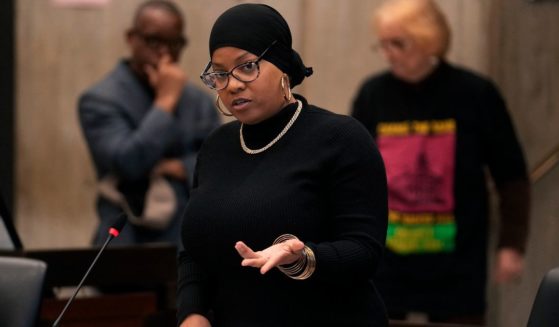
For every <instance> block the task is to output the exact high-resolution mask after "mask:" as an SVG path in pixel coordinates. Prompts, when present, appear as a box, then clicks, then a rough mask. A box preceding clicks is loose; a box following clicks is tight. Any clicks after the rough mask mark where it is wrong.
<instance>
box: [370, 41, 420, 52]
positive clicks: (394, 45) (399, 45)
mask: <svg viewBox="0 0 559 327" xmlns="http://www.w3.org/2000/svg"><path fill="white" fill-rule="evenodd" d="M412 44H413V42H412V40H409V39H404V38H391V39H384V40H380V41H379V43H377V44H373V46H372V48H373V50H375V51H379V50H382V51H397V52H406V51H408V50H409V49H411V47H412Z"/></svg>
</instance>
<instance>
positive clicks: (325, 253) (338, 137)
mask: <svg viewBox="0 0 559 327" xmlns="http://www.w3.org/2000/svg"><path fill="white" fill-rule="evenodd" d="M299 99H301V101H303V109H302V112H301V114H300V115H299V117H298V119H297V120H296V121H295V123H294V124H293V126H292V127H291V128H290V129H289V130H288V132H287V133H286V134H285V135H284V136H283V137H282V138H281V139H280V140H279V141H278V142H277V143H276V144H274V145H273V146H272V147H271V148H269V149H268V150H266V151H264V152H262V153H260V154H253V155H251V154H247V153H245V152H244V151H243V150H242V149H241V146H240V142H239V128H240V123H239V122H232V123H229V124H226V125H224V126H222V128H220V129H219V130H217V131H216V132H215V133H214V134H213V135H212V136H211V137H210V138H208V140H207V141H206V143H205V144H204V146H203V148H202V150H201V152H200V154H199V156H198V164H197V169H196V172H195V174H196V176H195V181H194V188H193V190H192V194H191V198H190V201H189V205H188V208H187V210H186V213H185V216H184V222H183V229H182V240H183V243H184V247H185V250H184V252H183V253H182V254H181V256H180V259H179V261H180V262H179V289H178V319H179V321H182V320H183V319H184V318H185V317H186V316H187V315H188V314H190V313H200V314H203V315H206V316H208V317H213V318H212V319H213V325H212V326H213V327H224V326H385V325H386V324H387V320H386V315H385V311H384V306H383V304H382V301H381V299H380V298H379V296H378V294H377V292H376V290H375V286H374V283H373V279H372V277H373V275H374V272H375V270H376V268H377V266H378V264H379V262H380V260H381V256H382V253H383V248H384V242H385V235H386V222H387V211H386V210H387V209H386V208H387V202H386V201H387V194H386V180H385V172H384V166H383V162H382V160H381V158H380V155H379V153H378V152H377V150H376V147H375V145H374V143H373V140H372V138H371V137H370V135H369V134H368V133H367V131H366V130H365V129H364V128H363V127H362V126H361V125H360V124H359V122H357V121H356V120H354V119H353V118H351V117H347V116H342V115H337V114H333V113H331V112H328V111H326V110H323V109H320V108H317V107H314V106H311V105H308V104H307V103H306V101H305V100H304V99H302V98H300V97H299ZM296 107H297V105H296V104H292V105H289V106H287V107H286V108H284V109H283V110H282V111H281V112H279V113H278V114H277V115H275V116H274V117H272V118H270V119H268V120H266V121H264V122H262V123H259V124H256V125H245V126H244V127H243V133H244V139H245V142H246V144H247V146H248V147H249V148H251V149H258V148H261V147H263V146H265V145H266V144H268V143H269V142H270V141H271V140H272V139H273V138H275V137H276V136H277V135H278V134H279V133H280V131H281V130H282V129H283V128H284V127H285V126H286V124H287V122H288V121H289V119H290V118H291V117H292V116H293V114H294V112H295V109H296ZM285 233H290V234H294V235H296V236H297V237H299V239H301V240H302V241H303V242H305V244H306V245H307V246H309V247H310V248H311V249H312V250H313V251H314V253H315V256H316V261H317V263H316V271H315V273H314V274H313V275H312V276H311V277H310V278H309V279H307V280H304V281H298V280H293V279H290V278H288V277H287V276H285V275H283V274H282V273H281V272H280V271H279V270H277V269H273V270H271V271H270V272H268V273H267V274H265V275H260V273H259V271H258V269H255V268H251V267H241V257H240V256H239V255H238V253H237V252H236V250H235V248H234V245H235V243H236V242H237V241H244V242H245V243H246V244H247V245H248V246H250V247H252V248H253V249H254V250H262V249H264V248H266V247H268V246H270V245H271V244H272V242H273V241H274V239H275V238H276V237H278V236H279V235H281V234H285Z"/></svg>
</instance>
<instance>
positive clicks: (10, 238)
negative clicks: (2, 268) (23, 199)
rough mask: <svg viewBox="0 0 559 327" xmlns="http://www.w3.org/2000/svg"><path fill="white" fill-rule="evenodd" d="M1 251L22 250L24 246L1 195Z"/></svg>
mask: <svg viewBox="0 0 559 327" xmlns="http://www.w3.org/2000/svg"><path fill="white" fill-rule="evenodd" d="M0 218H1V219H0V250H21V249H22V248H23V245H22V244H21V239H20V238H19V236H18V234H17V232H16V229H15V228H14V224H13V220H12V216H11V214H10V212H9V211H8V207H7V206H6V203H5V202H4V199H3V197H2V194H0Z"/></svg>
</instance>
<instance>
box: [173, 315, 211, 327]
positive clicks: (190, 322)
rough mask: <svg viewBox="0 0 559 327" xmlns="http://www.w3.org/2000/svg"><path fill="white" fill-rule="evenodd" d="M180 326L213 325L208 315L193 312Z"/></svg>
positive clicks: (201, 326)
mask: <svg viewBox="0 0 559 327" xmlns="http://www.w3.org/2000/svg"><path fill="white" fill-rule="evenodd" d="M179 327H212V325H211V324H210V321H209V320H208V319H207V318H206V317H204V316H202V315H201V314H197V313H193V314H191V315H189V316H188V317H186V319H185V320H183V322H182V323H181V324H180V326H179Z"/></svg>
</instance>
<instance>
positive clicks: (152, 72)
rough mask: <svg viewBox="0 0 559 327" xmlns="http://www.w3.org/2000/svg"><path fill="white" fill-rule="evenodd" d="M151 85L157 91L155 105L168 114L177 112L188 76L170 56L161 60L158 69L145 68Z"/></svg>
mask: <svg viewBox="0 0 559 327" xmlns="http://www.w3.org/2000/svg"><path fill="white" fill-rule="evenodd" d="M144 69H145V72H146V74H147V76H148V79H149V83H150V85H151V86H152V87H153V89H154V90H155V105H156V106H157V107H158V108H161V109H163V110H164V111H166V112H169V113H173V112H175V108H176V104H177V101H178V100H179V98H180V95H181V92H182V89H183V87H184V85H185V84H186V74H185V73H184V71H183V70H182V69H181V68H180V67H179V65H177V63H176V62H173V60H172V58H171V56H170V55H169V54H164V55H163V56H161V58H160V59H159V62H158V63H157V67H153V66H150V65H146V66H145V68H144Z"/></svg>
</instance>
